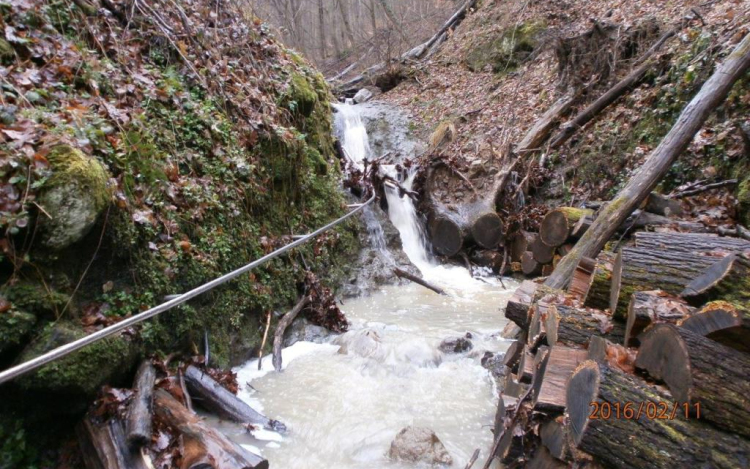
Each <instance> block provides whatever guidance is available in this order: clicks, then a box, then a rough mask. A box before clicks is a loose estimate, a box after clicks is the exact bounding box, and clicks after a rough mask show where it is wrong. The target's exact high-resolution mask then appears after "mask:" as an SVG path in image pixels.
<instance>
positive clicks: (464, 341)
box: [438, 334, 474, 353]
mask: <svg viewBox="0 0 750 469" xmlns="http://www.w3.org/2000/svg"><path fill="white" fill-rule="evenodd" d="M470 337H471V334H466V336H464V337H449V338H447V339H445V340H443V341H442V342H440V345H439V346H438V349H439V350H440V351H441V352H443V353H464V352H468V351H469V350H471V349H472V348H473V347H474V345H473V344H472V343H471V340H469V338H470Z"/></svg>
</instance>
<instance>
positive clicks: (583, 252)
mask: <svg viewBox="0 0 750 469" xmlns="http://www.w3.org/2000/svg"><path fill="white" fill-rule="evenodd" d="M748 68H750V34H748V35H746V36H745V37H744V38H743V39H742V41H741V42H740V43H739V44H738V45H737V47H735V49H734V51H733V52H732V53H731V54H729V56H727V58H726V59H725V60H724V62H723V63H722V64H721V65H719V66H718V67H717V68H716V70H715V71H714V73H713V74H712V75H711V77H710V78H709V79H708V80H707V81H706V82H705V83H704V84H703V86H702V87H701V90H700V91H699V92H698V94H697V95H696V96H695V97H694V98H693V99H692V100H691V101H690V103H689V104H688V105H687V106H685V108H684V109H683V111H682V113H681V114H680V116H679V117H678V119H677V122H675V124H674V125H673V126H672V129H671V130H670V131H669V133H668V134H667V135H666V137H664V139H663V140H662V141H661V143H660V144H659V146H658V147H657V148H656V149H655V150H654V151H653V152H651V154H650V155H649V156H648V158H647V159H646V161H645V162H644V163H643V165H641V167H640V169H639V171H638V172H637V173H636V174H635V175H634V176H633V177H632V178H631V179H630V180H629V181H628V183H627V184H626V186H625V187H624V188H623V189H622V190H621V191H620V192H619V193H618V195H617V196H616V197H615V198H614V200H613V201H612V203H610V204H608V205H607V206H606V207H605V208H604V209H602V210H601V211H600V212H599V214H598V216H597V218H596V220H595V221H594V223H593V224H592V225H591V227H590V228H589V229H588V230H587V231H586V233H584V235H583V237H581V239H580V240H579V241H578V243H577V244H576V247H575V248H574V249H573V251H571V253H570V254H568V255H567V256H565V258H564V259H563V260H562V261H561V262H560V264H559V265H558V266H557V269H555V272H554V273H553V274H552V275H551V276H550V277H549V278H548V279H547V282H546V284H547V285H549V286H550V287H553V288H565V287H567V285H568V282H569V281H570V277H571V275H572V274H573V271H574V270H575V267H576V265H578V261H579V260H580V259H581V257H584V256H586V257H596V255H597V254H598V253H599V251H601V249H602V248H603V247H604V245H605V244H606V243H607V241H608V240H609V239H610V238H611V237H612V235H613V234H614V233H615V232H616V230H617V228H618V227H619V226H620V225H621V224H622V222H623V221H625V219H627V218H628V216H629V215H630V214H631V213H632V212H633V210H635V209H636V208H637V207H638V206H639V205H640V204H641V202H642V201H643V200H644V199H645V198H646V197H647V196H648V194H649V193H650V192H651V191H652V190H653V189H654V188H655V187H656V185H657V184H658V183H659V181H660V180H661V179H662V177H664V175H665V174H666V173H667V171H669V168H670V167H671V166H672V163H674V161H675V160H676V159H677V157H678V156H679V155H680V154H682V152H683V151H684V150H685V149H686V148H687V147H688V145H689V144H690V142H691V141H692V140H693V137H694V136H695V134H696V132H698V130H700V128H701V127H702V126H703V123H704V122H705V121H706V119H707V118H708V116H709V114H711V112H712V111H713V110H714V109H716V108H717V107H718V106H719V105H720V104H721V103H722V102H723V101H724V99H725V98H726V97H727V95H728V94H729V91H730V90H731V89H732V86H733V85H734V83H735V82H736V81H737V80H738V79H739V78H741V77H742V76H743V75H744V73H745V72H746V71H747V70H748Z"/></svg>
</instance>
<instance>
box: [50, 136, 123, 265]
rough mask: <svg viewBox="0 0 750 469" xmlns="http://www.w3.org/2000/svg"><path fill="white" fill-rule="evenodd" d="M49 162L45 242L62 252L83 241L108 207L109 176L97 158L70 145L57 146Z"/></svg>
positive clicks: (52, 151) (51, 153)
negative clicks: (49, 173)
mask: <svg viewBox="0 0 750 469" xmlns="http://www.w3.org/2000/svg"><path fill="white" fill-rule="evenodd" d="M47 159H48V161H49V163H50V167H51V169H52V175H51V176H50V177H49V179H47V181H46V182H45V183H44V186H43V187H42V190H41V194H40V196H39V205H40V206H41V207H42V208H43V209H44V212H45V213H44V214H40V215H39V218H38V220H39V224H40V226H41V227H42V242H43V243H44V245H45V246H47V247H49V248H52V249H55V250H62V249H65V248H67V247H68V246H70V245H71V244H73V243H75V242H77V241H80V240H81V239H82V238H83V237H84V236H86V234H87V233H88V232H89V230H91V227H93V226H94V223H95V222H96V219H97V218H98V217H99V214H101V213H102V211H103V210H104V209H105V208H107V205H108V204H109V201H110V193H109V191H108V189H107V180H108V179H109V174H108V173H107V170H106V169H105V168H104V166H103V165H102V164H101V163H99V161H97V160H96V159H95V158H91V157H89V156H86V155H85V154H83V153H82V152H81V151H80V150H77V149H75V148H73V147H70V146H68V145H57V146H55V147H54V148H52V150H50V152H49V154H48V155H47Z"/></svg>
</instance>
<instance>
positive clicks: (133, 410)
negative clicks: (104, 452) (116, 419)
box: [125, 360, 156, 447]
mask: <svg viewBox="0 0 750 469" xmlns="http://www.w3.org/2000/svg"><path fill="white" fill-rule="evenodd" d="M155 381H156V369H155V368H154V365H152V364H151V360H144V361H143V363H141V366H140V367H139V368H138V372H137V373H136V375H135V380H134V382H133V389H134V391H135V395H134V396H133V400H132V401H131V402H130V405H129V406H128V414H127V418H126V420H125V434H126V435H127V440H128V444H130V445H131V446H133V447H141V446H145V445H147V444H148V443H150V442H151V420H152V419H151V409H152V407H153V404H152V401H153V395H154V382H155Z"/></svg>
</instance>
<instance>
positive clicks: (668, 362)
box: [635, 324, 750, 437]
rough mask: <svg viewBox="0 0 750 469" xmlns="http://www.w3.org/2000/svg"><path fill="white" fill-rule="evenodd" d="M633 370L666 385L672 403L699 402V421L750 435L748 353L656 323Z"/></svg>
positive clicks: (647, 334) (650, 330)
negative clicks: (638, 370)
mask: <svg viewBox="0 0 750 469" xmlns="http://www.w3.org/2000/svg"><path fill="white" fill-rule="evenodd" d="M635 366H636V367H637V368H639V369H642V370H645V371H647V372H648V374H649V375H650V376H651V377H653V378H654V379H657V380H662V381H664V382H665V383H666V384H667V386H668V387H669V390H670V392H671V393H672V397H673V401H677V402H678V403H689V404H690V405H692V406H694V405H696V404H698V405H699V406H700V418H701V419H704V420H708V421H710V422H712V423H713V424H714V425H716V426H717V427H719V428H723V429H726V430H728V431H732V432H735V433H739V434H741V435H744V436H746V437H750V426H748V422H750V405H748V404H749V403H750V401H748V396H750V381H749V380H748V379H747V377H748V376H750V356H748V355H747V354H744V353H740V352H738V351H736V350H734V349H731V348H729V347H726V346H724V345H721V344H719V343H718V342H714V341H713V340H710V339H707V338H705V337H703V336H701V335H698V334H695V333H694V332H691V331H689V330H686V329H682V328H680V327H676V326H674V325H671V324H657V325H655V326H654V327H652V328H651V329H649V330H648V331H647V332H646V333H645V334H644V335H643V338H642V340H641V347H640V349H639V350H638V357H637V358H636V361H635ZM691 409H692V410H695V409H694V407H691Z"/></svg>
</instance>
